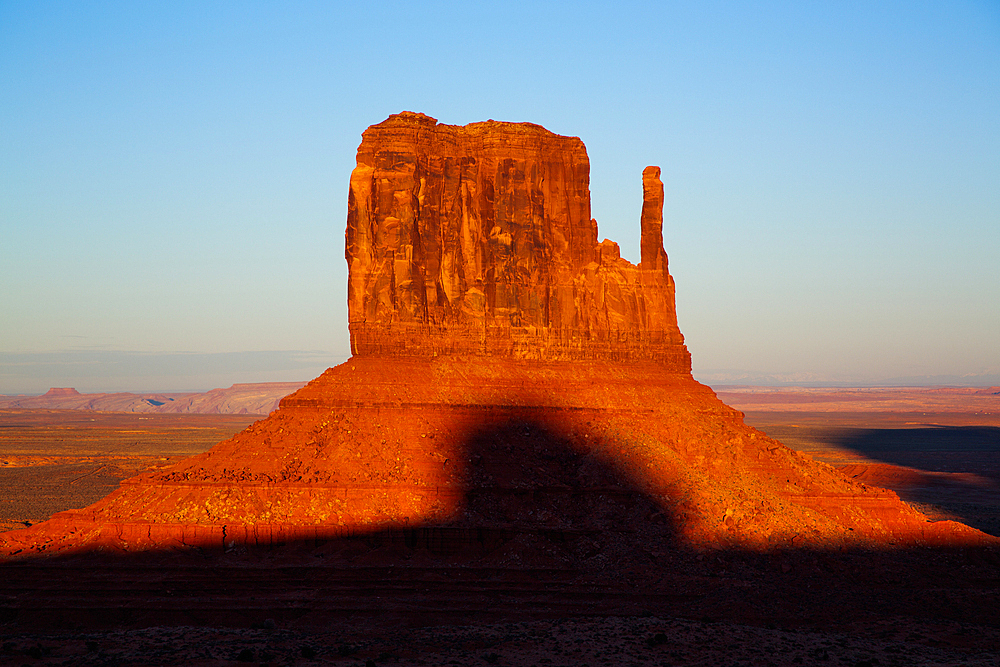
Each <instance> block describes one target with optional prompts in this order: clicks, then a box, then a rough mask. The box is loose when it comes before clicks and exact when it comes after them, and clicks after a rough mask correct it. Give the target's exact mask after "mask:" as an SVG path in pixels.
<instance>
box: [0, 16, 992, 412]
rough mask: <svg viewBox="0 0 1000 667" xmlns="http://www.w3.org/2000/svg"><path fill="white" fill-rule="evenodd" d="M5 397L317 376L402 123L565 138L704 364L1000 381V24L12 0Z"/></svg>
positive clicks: (719, 372)
mask: <svg viewBox="0 0 1000 667" xmlns="http://www.w3.org/2000/svg"><path fill="white" fill-rule="evenodd" d="M0 82H2V84H0V90H2V93H0V393H8V394H9V393H40V392H44V391H45V390H46V389H48V388H49V387H50V386H75V387H76V388H78V389H79V390H80V391H110V390H136V391H142V390H202V389H209V388H212V387H218V386H228V385H230V384H232V383H233V382H252V381H271V380H274V381H276V380H288V381H291V380H307V379H310V378H312V377H314V376H315V375H318V374H319V373H320V372H321V371H322V370H323V369H324V368H326V367H327V366H329V365H333V364H335V363H338V362H340V361H342V360H343V359H344V358H346V357H347V356H348V355H349V343H348V336H347V326H346V266H345V263H344V260H343V230H344V226H345V220H346V210H347V185H348V177H349V174H350V171H351V169H352V168H353V166H354V157H355V152H356V150H357V145H358V143H359V141H360V136H361V132H362V131H363V130H364V129H365V128H366V127H367V126H368V125H371V124H373V123H377V122H380V121H382V120H383V119H385V118H386V117H387V116H388V115H389V114H391V113H396V112H399V111H402V110H411V111H422V112H425V113H427V114H429V115H431V116H434V117H435V118H437V119H439V120H440V121H441V122H445V123H451V124H464V123H469V122H474V121H479V120H485V119H488V118H493V119H497V120H510V121H531V122H535V123H539V124H541V125H544V126H545V127H547V128H548V129H550V130H552V131H554V132H557V133H559V134H566V135H574V136H579V137H581V138H582V139H583V141H584V142H585V143H586V145H587V148H588V151H589V154H590V160H591V193H592V203H593V214H594V217H596V218H597V221H598V224H599V226H600V233H601V238H605V237H607V238H611V239H613V240H615V241H617V242H619V243H620V244H621V246H622V250H623V254H624V255H625V256H626V257H627V258H628V259H631V260H632V261H637V260H638V238H639V223H638V221H639V212H640V209H641V203H642V202H641V172H642V169H643V167H644V166H646V165H648V164H656V165H659V166H661V167H662V169H663V176H662V178H663V180H664V183H665V191H666V204H665V207H664V218H665V228H664V240H665V246H666V250H667V253H668V255H669V257H670V268H671V272H672V273H673V275H674V277H675V279H676V281H677V285H678V292H677V309H678V316H679V320H680V325H681V330H682V331H683V332H684V334H685V336H686V337H687V343H688V346H689V348H690V349H691V352H692V354H693V356H694V367H695V376H696V377H698V378H699V379H702V380H704V381H707V382H709V383H710V384H711V383H715V384H722V383H831V384H836V383H841V384H844V383H846V384H862V385H865V384H868V385H878V384H899V383H903V384H925V383H958V384H971V385H981V384H1000V344H998V341H1000V270H998V269H1000V3H997V2H962V1H960V0H959V1H952V2H898V3H886V2H857V3H852V2H830V3H812V2H810V3H802V2H755V3H741V2H726V3H712V2H698V3H672V2H662V3H649V2H642V3H629V2H625V3H618V4H617V5H616V6H615V7H614V8H612V7H611V6H610V3H577V5H576V9H575V10H574V11H572V12H567V11H566V9H565V4H564V3H546V2H539V3H531V4H530V5H528V4H527V3H525V5H523V6H522V5H519V4H505V3H490V4H486V3H482V4H477V3H441V2H425V3H413V2H405V3H396V2H379V3H357V4H355V3H327V2H317V3H308V2H287V3H286V2H282V3H277V2H275V3H251V2H234V3H224V2H212V3H201V2H198V3H185V2H169V3H167V2H164V3H154V2H149V3H109V2H105V3H102V2H90V3H87V2H20V1H17V0H6V1H5V2H3V3H0Z"/></svg>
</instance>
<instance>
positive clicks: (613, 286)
mask: <svg viewBox="0 0 1000 667" xmlns="http://www.w3.org/2000/svg"><path fill="white" fill-rule="evenodd" d="M662 211H663V184H662V183H661V182H660V180H659V169H658V168H657V167H647V168H646V170H645V172H643V213H642V262H641V263H640V264H639V266H635V265H633V264H631V263H629V262H628V261H626V260H623V259H622V258H621V256H620V253H619V250H618V246H617V244H615V243H613V242H611V241H604V242H602V243H598V242H597V221H596V220H594V219H592V218H591V217H590V161H589V159H588V157H587V150H586V148H585V147H584V145H583V142H581V141H580V140H579V139H578V138H576V137H563V136H559V135H557V134H553V133H552V132H549V131H548V130H546V129H544V128H542V127H540V126H538V125H533V124H531V123H499V122H495V121H486V122H483V123H472V124H470V125H466V126H464V127H459V126H454V125H444V124H438V123H437V122H436V121H435V120H434V119H433V118H430V117H429V116H425V115H423V114H414V113H401V114H396V115H393V116H390V117H389V119H388V120H386V121H385V122H382V123H379V124H378V125H373V126H371V127H370V128H368V130H367V131H366V132H365V133H364V135H363V140H362V142H361V146H360V147H359V148H358V157H357V167H356V168H355V170H354V172H353V173H352V175H351V185H350V193H349V200H348V218H347V234H346V236H347V243H346V257H347V262H348V265H349V267H350V279H349V281H350V283H349V287H348V308H349V313H350V329H351V346H352V351H353V352H354V354H355V355H394V356H401V355H402V356H418V357H421V356H422V357H433V356H436V355H439V354H463V355H469V354H472V355H487V356H496V357H509V358H515V359H537V360H545V361H560V360H582V359H605V360H617V361H624V360H652V361H655V362H658V363H659V364H661V365H663V366H665V367H666V368H668V369H670V370H671V371H673V372H679V373H689V372H690V369H691V362H690V355H689V354H688V352H687V349H686V348H685V346H684V338H683V336H682V335H681V333H680V330H679V329H678V327H677V317H676V314H675V310H674V285H673V280H672V279H671V277H670V274H669V273H668V271H667V256H666V253H665V252H664V250H663V235H662V224H663V213H662Z"/></svg>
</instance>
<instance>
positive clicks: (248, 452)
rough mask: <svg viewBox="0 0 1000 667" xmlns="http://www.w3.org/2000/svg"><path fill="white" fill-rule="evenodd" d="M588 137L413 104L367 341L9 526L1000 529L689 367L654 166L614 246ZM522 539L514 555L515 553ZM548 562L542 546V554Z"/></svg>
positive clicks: (360, 319)
mask: <svg viewBox="0 0 1000 667" xmlns="http://www.w3.org/2000/svg"><path fill="white" fill-rule="evenodd" d="M589 171H590V165H589V160H588V157H587V152H586V149H585V147H584V145H583V143H582V142H581V141H580V140H579V139H577V138H574V137H564V136H559V135H556V134H553V133H552V132H549V131H547V130H545V129H544V128H542V127H540V126H538V125H533V124H530V123H502V122H494V121H486V122H481V123H473V124H470V125H467V126H464V127H458V126H451V125H445V124H439V123H437V121H436V120H435V119H433V118H430V117H429V116H426V115H423V114H417V113H409V112H404V113H400V114H396V115H393V116H390V117H389V118H388V119H387V120H386V121H384V122H382V123H379V124H377V125H373V126H372V127H370V128H368V130H367V131H365V132H364V134H363V140H362V142H361V146H360V147H359V149H358V155H357V167H356V168H355V169H354V172H353V174H352V175H351V181H350V191H349V199H348V219H347V232H346V258H347V263H348V265H349V283H348V306H349V320H350V335H351V346H352V352H353V357H352V358H351V359H350V360H349V361H347V362H346V363H344V364H341V365H339V366H337V367H335V368H331V369H329V370H327V371H326V372H325V373H323V374H322V375H321V376H320V377H318V378H316V379H315V380H313V381H312V382H310V383H309V384H308V385H306V386H305V387H303V388H301V389H299V390H298V391H296V392H294V393H292V394H291V395H289V396H287V397H286V398H284V399H283V400H282V401H281V404H280V408H279V409H278V410H276V411H275V412H273V413H272V414H271V415H270V416H269V417H268V418H266V419H264V420H261V421H258V422H256V423H255V424H253V425H252V426H250V427H249V428H247V429H246V430H245V431H243V432H241V433H239V434H237V435H236V436H234V437H233V438H231V439H229V440H226V441H224V442H221V443H219V444H218V445H216V446H215V447H213V448H212V449H211V450H209V451H208V452H205V453H203V454H200V455H197V456H194V457H192V458H190V459H187V460H185V461H183V462H181V463H179V464H177V465H175V466H173V467H172V468H167V469H164V470H160V471H157V472H150V473H146V474H142V475H139V476H137V477H134V478H131V479H128V480H125V481H124V482H123V483H122V485H121V487H120V488H119V489H118V490H117V491H115V492H113V493H112V494H110V495H109V496H107V497H106V498H104V499H103V500H101V501H99V502H97V503H95V504H93V505H91V506H89V507H86V508H84V509H79V510H71V511H66V512H61V513H59V514H57V515H55V516H54V517H53V518H52V519H50V520H49V521H46V522H44V523H41V524H38V525H36V526H32V527H30V528H27V529H24V530H18V531H12V532H8V533H4V534H2V535H0V555H2V556H3V557H4V558H7V559H10V558H15V559H20V558H24V557H26V556H30V555H38V554H43V555H44V554H57V553H74V552H79V551H89V550H94V549H102V550H111V551H124V552H134V551H142V550H150V549H174V548H177V549H182V548H186V547H202V548H204V547H215V548H228V549H232V548H234V547H240V546H254V545H256V546H262V547H274V546H277V545H280V544H285V543H288V542H294V541H303V542H306V543H314V542H317V541H325V540H336V539H338V538H343V537H349V536H359V535H365V534H374V533H380V534H383V535H405V536H407V537H406V538H405V539H406V540H408V541H409V542H408V543H411V544H412V543H417V542H420V543H425V544H427V545H430V546H433V547H435V548H437V549H445V550H446V551H447V550H449V549H461V548H464V547H467V546H469V545H479V547H482V546H483V545H487V546H488V545H490V544H493V545H501V544H506V545H508V552H507V553H508V556H510V557H512V558H514V559H517V558H519V557H520V554H519V553H516V551H517V549H522V551H523V552H524V553H525V554H527V552H529V551H531V549H530V548H529V547H528V545H529V543H530V544H535V545H536V547H537V544H538V541H539V540H542V541H544V540H549V541H552V542H553V543H556V542H558V543H559V544H566V543H573V544H574V545H575V546H574V549H575V550H576V551H574V553H578V554H583V555H582V556H581V558H582V557H584V556H586V557H591V556H593V555H594V553H601V554H603V555H604V556H605V557H607V558H610V559H612V560H613V559H614V558H616V557H618V555H620V554H623V553H625V551H627V550H628V549H634V548H635V546H636V545H637V544H641V545H643V548H646V549H653V552H654V553H655V552H656V551H657V550H658V549H666V548H669V547H671V546H675V547H681V548H694V549H706V548H739V549H747V550H753V551H767V550H775V549H787V548H797V547H806V548H811V549H821V550H827V549H829V550H833V549H844V548H868V547H889V546H891V545H894V546H897V547H904V546H917V545H941V544H963V545H973V544H987V543H995V542H996V540H995V538H992V537H990V536H988V535H986V534H984V533H981V532H978V531H976V530H974V529H972V528H969V527H967V526H964V525H962V524H959V523H956V522H951V521H939V522H933V523H932V522H929V521H928V520H927V519H926V517H925V516H924V515H922V514H920V513H919V512H918V511H916V510H915V509H913V508H911V507H910V506H908V505H907V504H905V503H903V502H901V501H900V500H899V498H898V497H897V496H896V494H895V493H893V492H891V491H888V490H885V489H881V488H876V487H872V486H866V485H864V484H861V483H857V482H855V481H852V480H851V479H849V478H847V477H845V475H843V474H842V473H840V472H838V471H837V470H835V469H834V468H832V467H830V466H827V465H825V464H823V463H819V462H817V461H815V460H813V459H811V458H810V457H809V456H807V455H804V454H801V453H799V452H796V451H793V450H791V449H789V448H787V447H785V446H784V445H782V444H781V443H780V442H777V441H775V440H773V439H771V438H769V437H767V436H766V435H764V434H763V433H761V432H759V431H756V430H755V429H753V428H751V427H749V426H747V425H746V424H744V422H743V415H742V413H740V412H738V411H736V410H734V409H732V408H730V407H728V406H726V405H725V404H723V403H722V402H721V401H720V400H719V399H718V398H717V397H716V395H715V394H714V393H713V392H712V390H711V389H709V388H708V387H706V386H704V385H702V384H699V383H698V382H696V381H695V380H694V379H693V378H692V375H691V363H690V355H689V353H688V351H687V348H686V347H685V345H684V338H683V336H682V335H681V333H680V330H679V329H678V326H677V318H676V313H675V308H674V282H673V280H672V278H671V276H670V274H669V272H668V270H667V255H666V253H665V252H664V249H663V240H662V225H663V217H662V211H663V201H664V198H663V185H662V183H661V181H660V170H659V169H658V168H657V167H647V168H646V169H645V170H644V171H643V173H642V196H643V206H642V218H641V220H640V234H641V261H640V262H639V264H638V265H634V264H631V263H630V262H628V261H626V260H625V259H622V257H621V256H620V254H619V249H618V246H617V245H616V244H615V243H613V242H611V241H607V240H604V241H600V242H598V232H597V222H596V221H595V220H593V219H592V218H591V217H590V191H589ZM511 549H513V551H511ZM525 557H526V558H527V555H525Z"/></svg>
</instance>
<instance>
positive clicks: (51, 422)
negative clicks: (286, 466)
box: [0, 409, 260, 531]
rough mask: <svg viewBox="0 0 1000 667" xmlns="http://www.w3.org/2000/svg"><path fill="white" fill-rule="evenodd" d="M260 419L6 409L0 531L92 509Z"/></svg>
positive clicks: (0, 418) (0, 434)
mask: <svg viewBox="0 0 1000 667" xmlns="http://www.w3.org/2000/svg"><path fill="white" fill-rule="evenodd" d="M258 418H260V416H259V415H257V416H247V415H199V414H194V415H192V414H184V415H173V414H153V415H150V414H134V413H108V412H91V411H82V410H19V409H14V410H0V531H3V530H11V529H14V528H23V527H24V526H25V525H26V524H35V523H39V522H41V521H44V520H46V519H48V518H49V517H50V516H52V515H53V514H55V513H56V512H61V511H62V510H66V509H73V508H79V507H85V506H86V505H89V504H91V503H93V502H96V501H97V500H100V499H101V498H103V497H104V496H106V495H107V494H109V493H110V492H111V491H113V490H114V489H116V488H118V483H119V482H120V481H121V480H122V479H125V478H126V477H132V476H133V475H136V474H138V473H140V472H143V471H145V470H151V469H157V468H162V467H166V466H168V465H171V464H173V463H176V462H177V461H179V460H180V459H182V458H185V457H187V456H191V455H192V454H197V453H199V452H203V451H205V450H207V449H209V448H210V447H212V446H213V445H215V444H216V443H217V442H219V441H221V440H225V439H226V438H228V437H229V436H231V435H233V434H234V433H236V432H238V431H241V430H243V429H244V428H245V427H246V426H248V425H249V424H251V423H252V422H253V421H254V420H255V419H258Z"/></svg>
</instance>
